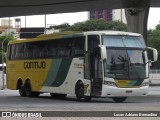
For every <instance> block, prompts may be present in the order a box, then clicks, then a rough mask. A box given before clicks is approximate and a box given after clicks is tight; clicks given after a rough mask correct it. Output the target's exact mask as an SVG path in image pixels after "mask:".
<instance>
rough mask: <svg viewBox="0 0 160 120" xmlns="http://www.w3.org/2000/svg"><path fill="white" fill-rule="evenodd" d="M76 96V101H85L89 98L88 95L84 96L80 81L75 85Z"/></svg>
mask: <svg viewBox="0 0 160 120" xmlns="http://www.w3.org/2000/svg"><path fill="white" fill-rule="evenodd" d="M76 97H77V100H78V101H82V102H83V101H85V102H88V101H90V100H91V97H90V96H84V85H83V83H82V82H80V83H79V84H78V85H77V86H76Z"/></svg>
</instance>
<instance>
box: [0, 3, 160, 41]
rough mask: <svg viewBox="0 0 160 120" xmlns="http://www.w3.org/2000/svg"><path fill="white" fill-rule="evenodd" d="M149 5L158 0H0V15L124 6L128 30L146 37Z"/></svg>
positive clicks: (51, 12)
mask: <svg viewBox="0 0 160 120" xmlns="http://www.w3.org/2000/svg"><path fill="white" fill-rule="evenodd" d="M150 7H160V0H0V17H13V16H24V15H39V14H53V13H66V12H78V11H90V10H97V9H109V8H112V9H119V8H125V9H126V18H127V22H128V31H131V32H137V33H141V34H143V35H144V37H145V38H146V35H147V21H148V13H149V8H150Z"/></svg>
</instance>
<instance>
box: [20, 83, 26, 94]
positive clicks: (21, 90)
mask: <svg viewBox="0 0 160 120" xmlns="http://www.w3.org/2000/svg"><path fill="white" fill-rule="evenodd" d="M18 90H19V94H20V96H26V92H25V87H24V86H23V84H22V83H20V84H19V85H18Z"/></svg>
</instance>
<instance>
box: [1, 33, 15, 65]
mask: <svg viewBox="0 0 160 120" xmlns="http://www.w3.org/2000/svg"><path fill="white" fill-rule="evenodd" d="M10 40H13V36H12V35H8V36H0V63H2V42H3V41H4V42H3V48H4V49H3V50H4V61H6V55H5V53H6V51H7V45H8V42H9V41H10Z"/></svg>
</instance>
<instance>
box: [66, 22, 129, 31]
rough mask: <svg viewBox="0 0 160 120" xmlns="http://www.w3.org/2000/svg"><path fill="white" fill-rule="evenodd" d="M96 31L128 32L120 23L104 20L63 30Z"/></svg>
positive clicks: (75, 25) (76, 24)
mask: <svg viewBox="0 0 160 120" xmlns="http://www.w3.org/2000/svg"><path fill="white" fill-rule="evenodd" d="M96 30H117V31H127V25H126V24H124V23H121V22H120V21H110V22H108V21H105V20H103V19H97V20H87V21H84V22H78V23H75V24H73V25H71V26H68V27H66V28H64V29H63V31H96Z"/></svg>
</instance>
